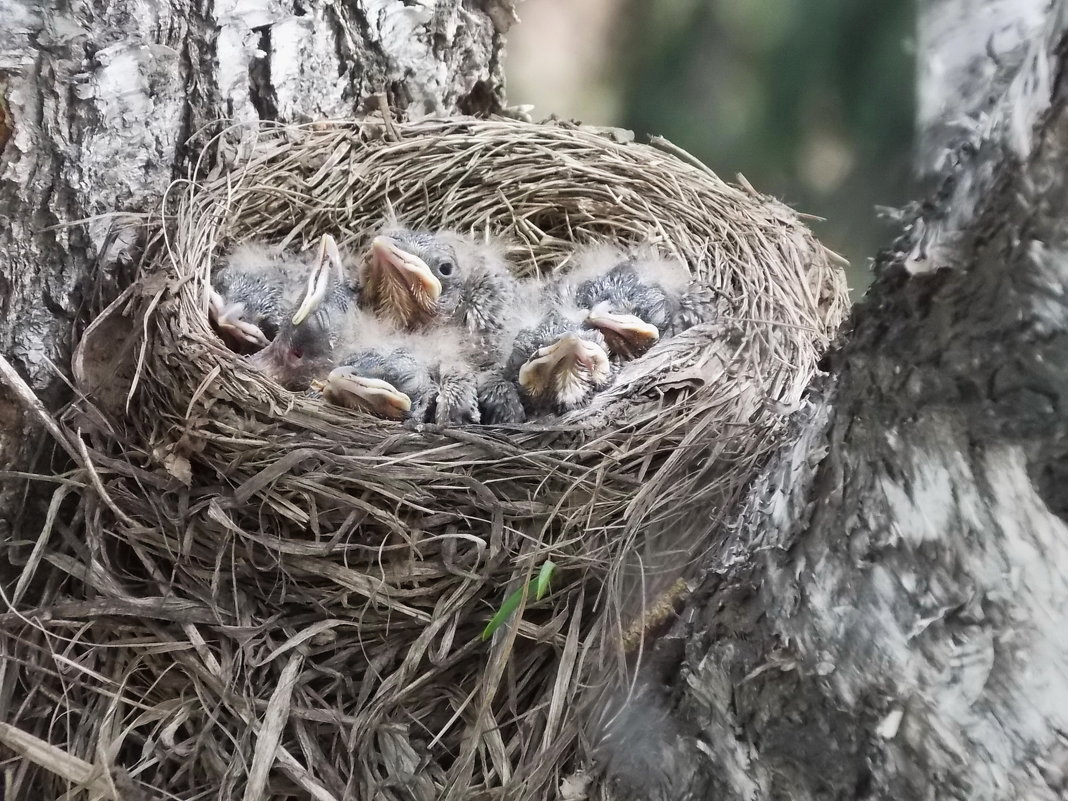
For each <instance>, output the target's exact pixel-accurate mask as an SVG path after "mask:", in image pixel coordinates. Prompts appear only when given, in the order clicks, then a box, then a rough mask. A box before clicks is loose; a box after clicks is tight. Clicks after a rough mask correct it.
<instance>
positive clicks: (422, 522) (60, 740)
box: [5, 118, 847, 801]
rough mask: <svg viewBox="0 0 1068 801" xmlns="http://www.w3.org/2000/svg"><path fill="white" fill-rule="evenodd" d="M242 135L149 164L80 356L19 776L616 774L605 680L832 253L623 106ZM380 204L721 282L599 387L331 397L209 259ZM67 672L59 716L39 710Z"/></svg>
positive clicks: (730, 474) (750, 441)
mask: <svg viewBox="0 0 1068 801" xmlns="http://www.w3.org/2000/svg"><path fill="white" fill-rule="evenodd" d="M229 141H230V139H229V138H228V137H226V136H220V137H218V138H216V139H215V140H213V141H212V142H211V143H209V145H208V146H207V147H206V149H205V152H210V153H211V154H212V155H213V157H214V158H213V159H212V163H214V164H215V165H217V166H215V167H214V168H213V171H211V172H204V173H202V174H196V175H195V176H194V178H193V179H191V180H189V181H184V182H179V183H176V184H175V186H174V187H172V191H171V192H170V196H169V200H168V203H167V207H166V209H165V210H164V215H163V222H162V224H161V225H160V226H158V228H157V229H156V235H155V238H154V239H152V241H151V244H150V246H149V247H148V249H147V255H146V257H145V260H144V262H143V263H142V265H141V267H140V269H139V275H138V278H137V280H136V282H135V283H134V284H133V285H132V286H131V287H130V288H129V289H128V290H127V291H126V292H125V293H124V294H123V295H122V296H121V297H120V298H119V300H118V301H116V302H115V303H113V304H111V306H109V307H108V308H107V309H106V310H105V311H104V312H103V313H101V314H100V315H99V316H98V317H97V319H96V320H95V321H94V322H93V323H92V324H91V326H90V327H89V329H88V330H87V332H86V335H85V336H84V337H83V340H82V344H81V346H80V348H79V350H78V352H77V354H76V360H75V376H76V379H77V381H78V383H79V388H80V389H81V391H82V394H83V399H82V400H81V401H80V402H79V403H78V404H76V405H75V407H74V408H72V410H71V411H70V412H69V413H68V414H67V416H66V418H65V419H64V421H63V424H64V426H66V429H67V430H69V431H74V430H75V429H76V428H77V429H79V430H80V432H81V437H80V438H78V439H75V438H72V439H71V441H72V442H75V441H76V442H77V443H79V444H78V445H77V446H72V447H75V448H76V449H77V451H78V453H77V454H76V455H80V457H81V459H80V460H81V462H82V468H81V472H80V473H79V475H80V476H81V479H80V480H79V481H78V482H75V483H74V484H71V485H70V486H67V487H65V489H64V490H63V492H64V493H65V494H68V495H73V496H76V497H78V498H79V500H78V503H79V507H78V510H77V511H76V512H75V513H74V515H73V521H74V522H73V523H72V524H71V525H69V526H64V527H63V532H62V534H63V536H62V538H61V539H62V542H63V543H64V544H63V545H57V544H55V543H53V544H52V545H50V546H49V548H50V549H51V548H54V549H55V550H56V552H55V553H51V551H50V550H48V549H46V551H45V553H46V554H50V555H47V559H48V560H49V564H50V565H51V566H53V567H56V568H57V570H56V573H57V575H59V574H61V576H60V577H59V578H54V579H49V580H48V581H47V582H45V584H46V586H45V587H44V588H43V590H42V593H43V594H42V596H41V597H42V598H43V599H44V600H43V601H42V604H41V606H40V607H39V608H38V610H37V611H38V612H39V613H40V614H39V617H38V621H39V622H37V623H36V624H35V627H36V628H34V629H32V631H30V630H27V631H24V632H22V634H20V635H19V637H18V638H16V641H15V644H14V645H11V646H10V647H11V648H13V649H14V650H15V651H16V652H17V655H19V658H21V659H22V660H24V661H26V662H28V663H31V664H43V661H42V660H45V661H47V663H48V665H49V667H48V669H47V670H42V671H41V672H39V673H36V674H35V673H33V672H32V671H31V672H30V673H28V674H23V676H24V677H25V676H26V675H32V676H35V677H36V678H34V679H33V682H37V685H38V686H36V687H27V690H28V692H29V696H28V697H30V698H31V699H33V700H31V701H30V702H27V704H26V705H24V707H22V709H21V711H20V716H21V719H24V720H25V725H24V726H22V728H23V729H25V730H27V731H29V732H31V733H36V734H37V736H39V737H41V739H43V740H48V741H50V742H51V743H52V744H53V745H54V746H56V745H58V746H59V748H58V750H55V753H52V755H51V757H50V758H53V759H55V760H58V763H57V764H59V763H62V764H60V767H56V766H55V765H52V766H51V767H50V770H51V771H53V773H54V774H56V775H59V776H61V777H64V778H63V780H62V781H56V783H54V784H48V785H44V784H42V786H47V787H48V789H49V791H51V794H52V795H55V794H56V793H57V792H59V791H61V790H62V789H63V788H64V787H69V782H70V781H78V782H82V783H83V784H85V785H86V786H89V787H90V789H95V790H97V791H99V792H102V793H104V794H105V795H106V794H107V792H108V791H109V788H114V787H120V789H121V786H120V785H124V786H140V787H141V788H142V790H143V791H144V792H145V793H146V795H147V796H148V797H153V798H156V797H159V798H163V797H174V798H187V799H192V798H200V797H209V796H210V797H237V796H239V795H241V796H242V797H244V798H250V799H251V798H263V797H279V798H281V797H302V798H303V797H314V798H317V799H342V798H364V799H370V798H383V799H419V800H420V801H423V800H424V799H425V801H430V799H460V798H463V799H470V798H509V799H512V798H554V797H558V793H559V792H560V787H561V783H562V782H564V783H565V785H566V789H567V793H570V794H571V797H581V796H582V793H583V792H585V793H588V794H590V796H591V797H592V796H593V795H594V794H597V795H600V794H602V793H603V792H607V791H608V790H607V789H604V788H609V787H610V786H611V782H603V781H599V779H600V778H604V776H603V771H602V768H603V764H604V763H603V762H599V758H598V754H599V753H600V752H599V751H598V749H599V748H606V747H608V746H607V745H605V744H606V743H609V742H610V741H611V736H612V732H611V726H610V725H608V724H606V722H605V717H604V714H603V711H604V704H605V703H606V701H605V698H606V693H609V692H612V691H613V690H612V688H618V687H620V686H624V687H625V686H626V685H627V681H628V677H630V676H633V674H634V671H635V670H637V666H638V665H639V664H640V662H641V654H642V652H643V649H644V648H647V647H648V643H649V641H650V638H651V637H652V635H653V634H654V633H655V631H656V630H657V629H658V627H660V626H661V625H662V624H663V622H664V619H665V615H666V614H667V613H668V612H670V609H671V606H672V604H673V602H674V601H676V600H677V599H678V598H679V596H680V594H683V593H685V588H686V587H687V582H688V581H689V580H690V579H692V578H693V577H694V576H696V575H697V574H698V572H699V570H700V568H701V566H702V564H705V563H707V560H708V559H709V558H712V557H714V555H715V552H716V547H717V544H718V539H717V538H720V537H721V536H722V533H723V530H724V522H725V518H726V516H727V514H728V513H729V511H730V509H731V504H732V502H733V501H734V500H736V499H737V498H738V497H739V495H740V493H741V492H742V491H743V490H744V488H745V487H746V485H747V482H749V481H750V480H751V478H752V477H753V475H754V471H755V470H756V469H758V468H759V467H760V465H761V464H762V462H763V461H764V460H765V458H766V457H767V455H768V454H769V453H770V451H771V450H772V449H773V448H775V446H776V443H777V441H778V436H779V434H780V433H781V431H782V430H783V428H784V415H785V413H786V412H787V411H788V410H789V409H790V408H791V407H793V406H794V405H795V404H796V403H797V402H798V401H799V399H800V397H801V393H802V391H803V389H804V388H805V386H806V384H807V383H808V382H809V380H810V378H811V377H812V376H813V374H814V373H815V372H816V370H817V364H818V361H819V359H820V356H821V354H822V352H823V351H824V349H825V348H826V347H827V345H828V341H829V338H830V337H831V335H832V334H833V332H834V330H835V328H836V327H837V325H838V324H839V322H840V321H841V320H842V318H843V315H844V312H845V310H846V307H847V299H846V290H845V284H844V278H843V275H842V272H841V271H840V269H838V268H837V267H836V266H834V265H833V264H832V261H831V259H830V258H829V254H828V253H827V251H825V250H824V249H823V248H822V247H821V246H820V245H819V244H818V243H817V242H816V240H815V239H814V238H813V237H812V235H811V234H810V233H809V231H808V230H806V228H805V227H804V226H803V225H802V224H801V223H800V222H799V221H798V217H797V215H796V214H795V213H794V212H792V211H791V210H790V209H788V208H786V207H785V206H783V205H782V204H780V203H778V202H776V201H774V200H772V199H769V198H766V197H763V196H761V195H759V194H757V193H756V192H755V191H754V190H752V188H751V187H749V186H744V187H742V188H738V187H735V186H730V185H728V184H726V183H724V182H723V181H721V180H720V179H719V178H717V177H716V176H715V175H714V174H712V173H711V172H710V171H709V170H707V169H706V168H704V167H703V166H701V165H700V164H698V163H697V162H696V161H694V160H693V159H691V158H690V157H688V156H686V154H684V153H682V152H681V151H678V150H677V149H674V148H673V147H671V146H670V145H668V144H667V143H664V142H659V143H656V144H654V145H640V144H634V143H630V142H627V141H626V138H625V137H623V136H620V135H619V133H618V132H613V131H608V132H606V131H604V130H600V129H588V128H583V127H581V126H576V125H571V124H562V123H551V124H531V123H523V122H518V121H514V120H503V119H501V120H479V121H476V120H471V119H448V120H433V121H421V122H416V123H400V122H396V123H395V122H392V121H389V120H383V119H380V118H369V119H366V120H362V121H346V122H337V123H320V124H314V125H307V126H290V127H270V128H266V127H265V128H262V129H261V130H259V131H258V132H256V135H255V136H254V137H253V138H252V139H251V140H249V139H248V138H247V137H246V138H245V139H244V140H243V141H244V142H245V144H243V145H241V146H240V147H238V148H236V149H234V148H233V147H232V146H231V145H228V144H226V143H227V142H229ZM388 214H396V215H397V216H399V217H400V218H401V219H402V220H404V221H407V222H409V223H415V224H418V225H420V226H423V227H426V228H437V227H443V226H448V227H451V228H455V229H460V230H463V231H469V232H474V233H475V234H477V235H483V234H488V235H492V236H494V237H499V238H500V239H501V241H502V242H504V243H505V246H506V248H507V255H508V256H509V258H510V260H511V262H512V264H513V265H514V267H515V269H516V271H517V272H518V273H519V274H521V275H532V274H535V273H537V272H541V273H542V274H545V273H552V272H557V271H561V270H566V269H567V267H568V263H569V258H570V257H571V255H572V253H573V251H574V249H575V247H576V245H579V244H585V243H589V242H604V241H611V242H617V243H623V244H627V243H642V244H651V245H652V246H654V247H655V248H657V249H658V250H659V251H660V252H661V253H662V254H663V255H665V256H673V257H678V258H679V259H681V260H683V261H684V262H685V263H686V264H687V265H688V266H689V268H690V270H691V271H692V272H693V274H694V275H695V276H696V277H698V278H699V279H700V280H702V281H703V282H706V283H707V284H708V285H709V286H711V287H712V288H714V289H715V290H716V291H717V292H718V293H719V295H720V297H721V298H722V299H723V307H722V313H721V314H720V316H719V318H718V319H717V320H716V321H715V322H712V323H706V324H702V325H700V326H698V327H697V328H693V329H691V330H689V331H686V332H684V333H683V334H680V335H679V336H677V337H674V338H672V339H669V340H666V341H663V342H661V343H659V344H658V345H657V346H656V347H655V348H654V349H653V350H652V351H650V353H649V354H647V355H646V356H644V357H642V358H641V359H639V360H636V361H634V362H631V363H629V364H628V365H627V366H626V367H625V368H624V369H623V371H622V372H621V373H620V375H619V378H618V380H617V381H616V383H615V384H614V385H613V387H612V388H611V389H609V390H608V391H606V392H604V393H602V394H600V395H599V396H597V397H596V399H595V400H594V402H593V403H592V404H591V406H590V407H588V408H586V409H582V410H579V411H577V412H573V413H570V414H569V415H567V416H564V417H562V418H559V419H554V420H549V421H546V420H538V421H535V422H530V423H525V424H521V425H517V426H512V427H507V428H504V427H500V428H495V427H486V426H467V427H452V428H449V427H445V428H439V427H435V426H433V425H426V426H424V427H423V428H422V429H421V430H413V429H411V428H410V427H405V426H402V425H400V424H397V423H393V422H385V421H381V420H376V419H373V418H371V417H368V416H364V415H360V414H358V413H356V412H349V411H346V410H344V409H340V408H335V407H332V406H330V405H326V404H323V403H321V402H319V401H317V400H315V399H312V398H309V397H305V396H303V395H300V394H293V393H290V392H287V391H285V390H283V389H282V388H280V387H279V386H277V385H275V384H273V383H272V382H270V381H268V380H267V379H266V378H264V377H263V376H261V375H260V374H258V373H257V372H256V371H255V370H254V369H252V368H251V367H250V366H249V365H248V364H247V362H245V361H244V360H243V359H242V358H241V357H240V356H238V355H236V354H234V353H232V352H230V351H229V350H227V349H226V348H225V347H224V346H223V344H222V343H221V342H220V340H219V339H218V338H217V337H216V336H215V334H214V333H213V331H212V329H211V328H210V326H209V323H208V319H207V316H206V313H205V311H206V308H207V287H208V282H209V276H210V271H211V269H212V266H213V264H216V263H217V260H218V259H219V257H220V256H221V255H222V254H225V252H226V251H227V249H228V248H229V247H231V246H232V245H233V244H235V243H238V242H241V241H243V240H245V239H248V238H251V237H256V238H264V239H268V240H271V241H276V242H281V243H284V244H286V245H288V246H289V247H291V248H293V249H295V250H296V249H309V248H312V247H314V246H315V244H316V241H317V238H318V237H320V236H321V235H322V234H323V233H331V234H333V235H334V236H335V237H336V238H337V240H338V241H339V242H340V243H341V245H342V246H343V247H349V248H352V249H357V248H360V247H361V246H363V245H365V244H366V242H367V240H368V237H369V234H370V232H371V231H373V230H374V229H375V228H376V227H378V226H379V225H380V224H381V223H382V221H383V218H384V216H385V215H388ZM60 502H61V501H57V508H58V504H59V503H60ZM49 525H50V526H51V521H50V522H49ZM35 556H36V557H38V559H40V558H41V553H40V552H35ZM31 562H32V560H31ZM539 577H540V580H539ZM545 579H548V581H547V582H546V581H545ZM23 589H25V588H23ZM40 621H46V622H40ZM45 630H47V631H48V633H49V635H48V636H49V637H53V639H50V640H47V641H48V642H50V643H51V646H50V648H51V651H52V653H49V648H47V647H42V643H44V642H45V640H44V639H42V640H41V641H40V642H37V641H36V640H35V639H34V638H35V637H44V634H43V633H42V632H44V631H45ZM28 632H29V633H28ZM56 635H59V636H56ZM5 636H6V635H5ZM8 639H9V640H10V638H8ZM35 642H36V645H35V644H34V643H35ZM56 643H59V645H57V644H56ZM9 645H10V642H9ZM56 650H59V651H62V656H63V660H62V664H61V663H60V662H59V661H57V660H56V656H55V653H54V652H55V651H56ZM72 665H74V666H75V667H72ZM41 676H44V679H42V678H41ZM58 699H62V701H61V702H62V703H63V704H64V705H65V718H64V721H63V722H62V724H60V725H55V722H54V721H53V723H52V724H51V725H49V724H48V721H47V715H45V724H43V725H42V724H40V721H38V723H36V724H34V725H32V726H31V725H29V724H30V723H31V722H32V721H33V720H34V718H33V715H32V714H31V711H32V710H33V709H37V714H38V715H40V714H43V713H41V711H40V707H41V705H42V704H46V702H47V703H56V702H57V701H58ZM14 722H16V723H18V721H17V720H16V721H14ZM94 766H95V768H94ZM79 771H80V772H79ZM583 774H585V775H586V776H587V777H589V778H590V780H591V781H592V782H593V784H587V785H583V784H582V783H581V782H578V783H576V782H577V780H576V776H580V775H583ZM41 775H45V774H41ZM72 777H73V778H72ZM65 782H66V783H67V784H65ZM113 782H118V783H119V784H113ZM569 782H570V783H569ZM576 787H578V788H580V789H579V790H576V789H575V788H576ZM582 787H585V789H584V790H582V789H581V788H582ZM595 788H602V789H600V790H597V789H595ZM576 792H577V793H578V795H575V793H576Z"/></svg>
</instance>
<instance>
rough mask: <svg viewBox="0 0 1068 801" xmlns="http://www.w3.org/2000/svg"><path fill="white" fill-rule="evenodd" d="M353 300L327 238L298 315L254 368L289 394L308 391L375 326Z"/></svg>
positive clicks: (282, 328)
mask: <svg viewBox="0 0 1068 801" xmlns="http://www.w3.org/2000/svg"><path fill="white" fill-rule="evenodd" d="M354 300H355V296H354V294H353V289H352V287H351V286H350V285H349V284H348V282H347V281H346V280H345V274H344V266H343V264H342V262H341V258H340V255H339V254H338V251H337V245H336V243H335V242H334V240H333V237H331V236H330V235H329V234H327V235H325V236H324V237H323V238H322V241H321V243H320V246H319V254H318V258H317V260H316V262H315V264H314V265H313V267H312V269H311V271H310V272H309V273H308V274H307V281H306V286H305V292H304V296H303V298H302V299H301V301H300V303H299V305H298V306H297V308H296V311H295V312H293V314H292V315H291V317H290V318H288V319H283V321H282V324H281V326H280V327H279V330H278V333H277V335H276V336H275V337H274V339H273V340H272V341H271V343H270V344H269V345H267V347H265V348H263V349H262V350H260V351H258V352H256V353H254V354H252V355H251V356H249V362H250V363H251V364H253V365H255V366H256V367H258V368H259V369H260V370H262V371H263V372H264V373H266V374H267V375H268V376H270V377H271V378H272V379H274V380H275V381H277V382H278V383H279V384H281V385H282V386H284V387H286V388H287V389H304V388H307V387H308V386H309V384H310V382H311V380H312V379H314V378H318V377H321V376H323V375H326V374H327V373H328V372H329V371H330V369H331V368H332V367H333V366H334V365H335V364H337V362H338V360H339V358H340V356H341V354H343V353H345V352H347V351H348V350H350V349H351V347H352V343H354V342H356V341H358V339H359V337H360V336H361V335H362V334H363V332H364V331H365V329H366V328H367V327H368V326H372V325H375V322H374V320H373V319H372V318H371V317H370V315H365V314H361V313H360V312H359V310H358V309H357V308H356V307H355V303H354Z"/></svg>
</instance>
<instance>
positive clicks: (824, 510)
mask: <svg viewBox="0 0 1068 801" xmlns="http://www.w3.org/2000/svg"><path fill="white" fill-rule="evenodd" d="M920 6H921V13H920V32H921V33H920V36H919V41H920V43H921V45H922V47H921V50H920V53H919V58H920V64H921V69H920V78H921V81H920V92H919V94H920V98H921V102H920V128H921V141H922V143H923V147H922V148H921V151H920V153H919V160H918V166H919V170H920V172H921V173H922V174H925V175H926V176H928V177H929V178H931V179H932V183H933V184H934V189H933V191H932V196H931V197H930V198H929V200H928V201H927V202H925V203H923V204H919V203H917V204H916V205H915V207H914V208H912V209H911V210H908V212H907V213H906V214H905V215H904V217H905V225H904V228H903V232H902V234H901V236H900V237H899V239H898V240H897V241H896V242H895V243H894V245H893V247H891V248H889V249H888V250H887V251H886V252H884V253H882V254H880V257H879V259H878V260H877V266H876V273H877V277H876V281H875V283H874V285H873V286H872V288H871V290H870V292H869V294H868V297H867V298H866V300H865V302H864V303H863V304H861V305H860V306H858V307H857V308H856V309H855V313H854V315H853V319H852V321H851V325H850V330H849V332H848V333H847V334H846V335H844V337H843V341H842V342H841V343H840V346H839V348H838V350H837V351H836V352H835V353H833V354H832V355H831V357H830V358H829V359H828V364H827V368H828V375H827V376H826V378H825V379H823V380H821V381H820V382H818V386H816V387H814V388H813V389H812V391H811V392H810V395H809V397H808V398H807V401H806V403H805V405H804V407H803V408H802V409H801V410H800V411H798V412H796V413H795V415H794V417H795V420H794V431H795V436H794V438H793V441H792V443H791V444H790V445H789V446H788V447H786V448H785V449H784V450H783V451H782V453H781V455H780V456H779V457H778V458H777V459H776V460H775V461H774V463H773V464H771V465H770V466H769V468H768V470H767V472H766V473H765V474H764V475H763V476H762V477H761V478H760V480H759V481H758V482H757V483H756V484H755V486H754V487H753V489H752V492H751V494H750V496H749V498H748V499H747V500H746V501H745V503H744V507H743V508H742V510H741V511H740V513H739V515H738V517H737V522H736V525H735V527H734V531H733V534H732V536H731V537H730V538H729V541H728V542H727V543H726V545H725V546H724V548H723V550H722V552H720V553H718V554H716V555H713V556H712V558H711V560H710V569H709V573H708V576H707V579H706V581H705V582H704V584H703V586H702V588H701V590H700V592H699V594H698V597H695V599H694V601H693V603H692V604H691V606H690V607H689V608H688V609H687V610H685V613H684V614H683V615H682V617H681V618H680V621H679V623H678V625H677V626H676V630H675V631H674V632H673V633H672V635H671V637H669V638H668V639H665V640H663V641H662V642H661V643H660V644H659V645H658V650H659V651H660V652H661V657H662V658H661V660H660V664H665V665H669V666H673V667H670V668H668V669H665V670H664V671H663V672H662V673H661V675H659V676H656V677H655V678H654V679H653V680H650V684H651V687H650V688H649V690H648V691H649V693H650V694H652V696H653V698H654V699H656V700H657V702H658V704H659V710H660V713H661V715H662V717H661V719H660V720H659V722H658V723H657V724H656V725H652V726H649V727H647V728H646V730H645V741H644V742H640V743H636V742H634V741H633V739H632V740H631V741H630V742H626V745H628V746H631V747H629V748H626V749H625V750H624V752H623V753H620V754H615V755H612V759H611V762H612V763H613V764H616V765H620V766H624V767H623V769H621V770H620V777H619V778H620V783H621V784H624V785H628V786H629V788H630V789H631V790H636V791H638V793H639V794H640V795H642V796H644V797H659V798H665V799H668V798H670V799H678V798H683V797H693V798H716V799H720V801H728V800H729V799H747V800H749V801H752V799H785V798H790V799H795V800H797V801H800V800H801V799H817V798H819V799H887V800H888V801H889V799H895V800H896V801H900V800H901V799H932V800H933V799H940V800H944V799H965V798H967V799H1034V800H1035V801H1038V799H1055V798H1064V797H1066V796H1068V637H1066V633H1068V527H1066V525H1065V523H1066V520H1068V484H1066V478H1068V415H1066V410H1065V404H1066V399H1068V294H1066V285H1068V226H1066V224H1065V219H1066V218H1068V180H1066V174H1068V173H1066V170H1065V164H1066V163H1068V75H1066V73H1065V67H1066V59H1068V3H1065V2H1061V1H1060V0H1057V2H1053V3H1046V2H1000V1H999V0H994V1H993V2H980V1H979V0H927V2H925V3H921V4H920ZM935 179H937V180H935ZM680 654H681V655H683V656H684V658H683V659H679V658H678V656H679V655H680ZM672 657H674V658H672ZM680 663H681V667H680ZM657 691H659V692H661V693H662V695H660V696H659V697H658V696H657V694H656V693H657ZM666 710H670V715H665V711H666ZM643 760H644V761H645V762H647V763H648V764H643ZM665 760H666V761H665ZM654 763H656V764H654ZM661 764H667V765H668V766H669V767H670V769H669V770H667V771H660V770H657V768H658V767H660V765H661ZM643 777H645V779H644V781H643ZM648 777H656V781H649V779H648Z"/></svg>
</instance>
